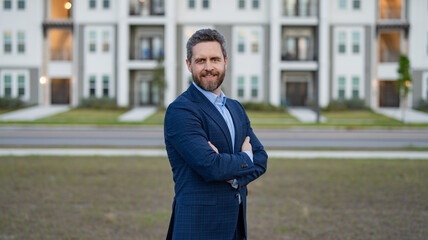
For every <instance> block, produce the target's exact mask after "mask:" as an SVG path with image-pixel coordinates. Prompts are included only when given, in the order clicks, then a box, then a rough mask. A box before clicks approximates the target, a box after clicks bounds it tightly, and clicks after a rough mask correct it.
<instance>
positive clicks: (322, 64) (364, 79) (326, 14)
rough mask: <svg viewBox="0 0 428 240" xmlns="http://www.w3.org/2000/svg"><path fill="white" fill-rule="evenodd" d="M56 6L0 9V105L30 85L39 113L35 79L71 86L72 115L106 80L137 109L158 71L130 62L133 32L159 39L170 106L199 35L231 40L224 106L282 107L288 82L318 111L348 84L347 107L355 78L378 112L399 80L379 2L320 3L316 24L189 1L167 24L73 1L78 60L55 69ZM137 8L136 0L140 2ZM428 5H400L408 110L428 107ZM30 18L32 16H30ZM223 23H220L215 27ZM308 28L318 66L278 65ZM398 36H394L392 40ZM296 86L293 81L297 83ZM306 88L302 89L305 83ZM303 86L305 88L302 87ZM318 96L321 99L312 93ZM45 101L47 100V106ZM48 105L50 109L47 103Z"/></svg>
mask: <svg viewBox="0 0 428 240" xmlns="http://www.w3.org/2000/svg"><path fill="white" fill-rule="evenodd" d="M51 1H52V0H31V1H25V4H26V7H25V10H18V9H17V2H16V1H12V9H11V10H4V8H3V4H4V1H0V77H1V79H0V97H1V96H3V95H4V76H5V75H10V76H11V78H12V83H11V84H12V85H11V86H12V88H13V90H12V92H13V94H12V95H13V96H16V95H17V85H18V83H17V76H18V75H21V76H22V75H23V76H25V79H26V80H25V81H26V82H25V95H24V96H23V100H25V101H26V102H27V103H43V102H44V98H45V96H44V94H45V95H46V94H47V95H49V93H50V86H49V84H47V85H46V86H41V85H40V84H39V78H40V77H41V76H42V75H47V77H48V80H49V78H54V77H66V78H70V87H71V102H70V104H71V105H72V106H76V105H78V103H79V102H80V100H81V99H82V98H85V97H88V96H89V76H91V75H95V76H96V80H97V83H96V85H97V86H96V96H97V97H101V96H102V77H103V76H104V75H108V76H109V84H110V86H109V96H110V97H116V98H117V103H118V105H120V106H130V105H132V104H133V102H132V100H133V99H135V96H134V95H135V94H136V92H137V91H138V89H136V85H135V84H134V79H133V77H135V76H137V75H138V74H141V73H144V74H143V75H145V76H146V77H147V76H149V75H150V74H151V73H152V72H153V70H154V69H155V68H156V61H155V60H153V59H151V60H143V59H132V57H131V55H133V54H134V52H133V51H135V49H133V42H132V41H133V39H131V38H132V29H133V28H138V27H141V28H142V29H143V31H144V32H145V33H146V34H150V33H149V32H150V31H148V30H149V29H157V30H159V29H160V31H162V34H163V45H164V46H163V47H164V49H163V50H164V53H165V55H164V67H165V78H166V81H167V88H166V90H165V105H168V104H169V103H170V102H172V101H173V100H174V99H175V98H176V97H177V96H178V95H179V94H180V93H182V92H183V91H185V90H186V89H187V87H188V85H189V79H190V78H191V74H190V73H189V71H188V69H187V66H186V64H185V59H186V46H185V44H186V42H187V39H188V38H189V37H190V35H191V34H192V33H193V32H194V31H195V30H197V29H200V28H207V27H209V28H216V29H218V30H220V31H221V32H222V33H223V34H224V35H225V37H226V40H227V51H228V57H229V62H228V68H227V74H226V79H225V82H224V91H225V93H226V94H227V96H229V97H232V98H238V99H239V100H240V101H243V102H247V101H255V102H265V103H266V102H269V103H271V104H274V105H281V101H282V98H284V94H285V93H284V92H285V90H284V89H285V86H284V84H286V82H287V79H290V78H294V80H293V81H297V82H298V80H296V79H298V78H299V76H300V77H302V76H303V77H302V78H300V79H301V80H302V79H306V80H304V81H308V88H310V89H308V96H309V97H312V96H313V97H318V102H319V104H320V106H321V107H325V106H327V105H328V103H329V101H330V100H331V99H336V98H337V97H338V85H337V79H338V76H345V79H346V84H345V86H346V89H345V97H346V98H350V97H352V77H355V76H358V77H359V88H358V90H359V97H360V98H364V99H365V100H366V103H367V104H368V105H369V106H371V107H372V108H377V107H378V104H379V94H380V93H379V91H380V90H379V81H380V80H388V81H394V80H396V78H397V76H398V75H397V72H396V69H397V67H398V64H397V63H396V62H392V63H389V62H379V33H380V32H385V31H389V30H385V29H384V30H380V31H377V30H376V29H377V27H378V26H380V25H382V24H384V25H385V24H386V25H387V24H388V21H390V20H382V19H379V12H380V9H379V4H378V2H379V1H371V0H361V1H360V3H361V5H360V8H359V9H354V8H353V0H345V3H346V4H345V7H344V8H343V9H341V8H340V7H339V1H338V0H332V1H324V0H318V1H317V4H318V5H317V9H318V10H317V11H318V12H317V14H314V15H311V16H304V17H302V16H297V17H296V16H284V15H283V11H284V6H283V3H284V1H283V0H270V1H262V0H260V1H258V3H259V5H258V7H257V8H254V7H253V1H250V0H247V1H245V7H244V8H240V7H239V5H238V4H239V1H230V0H210V1H208V2H209V7H208V8H203V6H202V2H203V1H201V0H195V1H194V2H195V7H194V8H189V1H188V0H177V1H164V3H165V14H164V15H151V16H139V15H132V16H131V15H130V1H129V0H128V1H118V0H111V1H110V5H109V7H108V8H104V7H103V1H102V0H96V8H95V9H90V7H89V1H86V0H75V1H73V8H72V9H73V11H72V13H73V17H72V18H71V19H70V22H72V23H73V25H74V27H73V33H72V36H73V37H72V43H73V47H72V51H73V52H72V55H73V57H72V60H71V61H65V62H57V61H51V60H50V58H49V57H50V56H49V55H50V48H49V34H50V33H49V31H50V30H48V32H47V34H46V37H45V38H44V36H43V31H42V24H43V22H44V20H46V21H49V14H50V10H49V8H50V2H51ZM135 1H137V0H135ZM427 4H428V3H427V2H426V1H425V0H412V1H408V0H403V10H402V12H403V13H402V18H401V19H399V20H397V21H398V22H399V24H406V23H407V21H408V23H409V24H410V30H409V35H408V36H406V34H405V30H403V29H401V30H397V31H400V34H401V41H400V42H401V46H400V50H402V52H404V53H408V55H409V58H410V63H411V67H412V73H413V84H412V89H413V90H412V93H411V96H412V101H411V105H416V104H417V102H418V101H419V99H421V98H422V99H426V98H427V89H428V80H427V79H428V25H427V24H426V23H427V22H428V6H427ZM30 10H31V11H30ZM219 13H221V17H219ZM297 27H308V28H311V29H313V32H314V34H313V35H314V40H313V41H314V45H315V49H314V51H315V54H316V57H314V59H312V60H305V61H288V60H287V61H285V60H282V59H281V53H282V44H283V41H284V40H283V35H284V34H283V31H284V29H286V28H297ZM6 31H10V32H11V42H12V52H11V53H10V54H5V53H4V42H3V41H4V32H6ZM21 31H22V32H24V33H25V53H23V54H21V53H18V52H17V34H18V32H21ZM91 31H93V32H96V49H97V50H96V52H95V53H92V52H90V51H89V49H88V48H89V43H90V41H91V38H90V36H89V35H90V34H89V32H91ZM394 31H395V30H394ZM104 32H108V33H109V51H108V52H103V51H99V50H102V47H103V33H104ZM241 32H242V33H244V35H245V37H244V38H243V39H244V45H245V51H244V52H243V53H241V52H239V51H238V50H239V44H240V41H241V38H240V36H239V35H240V33H241ZM254 32H257V35H258V51H257V52H256V53H255V52H252V51H251V46H252V44H253V42H252V37H251V34H252V33H254ZM339 32H345V33H346V36H347V37H346V44H345V46H346V50H347V51H346V53H344V54H339V53H338V51H337V49H338V42H337V41H338V36H337V35H338V33H339ZM354 32H358V33H359V39H360V41H359V53H358V54H353V53H352V52H351V50H352V44H353V42H352V34H353V33H354ZM239 76H244V96H243V97H239V96H238V82H237V81H238V80H237V79H238V77H239ZM252 76H258V89H257V90H258V96H257V98H252V97H251V96H250V95H251V77H252ZM296 76H297V77H296ZM299 81H300V80H299ZM302 81H303V80H302ZM317 90H318V92H316V91H317ZM48 98H49V96H48ZM47 100H48V101H50V99H47Z"/></svg>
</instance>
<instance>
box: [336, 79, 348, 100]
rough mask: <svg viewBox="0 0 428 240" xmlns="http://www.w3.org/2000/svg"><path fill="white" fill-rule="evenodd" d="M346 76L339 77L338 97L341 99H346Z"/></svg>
mask: <svg viewBox="0 0 428 240" xmlns="http://www.w3.org/2000/svg"><path fill="white" fill-rule="evenodd" d="M345 81H346V79H345V77H339V80H338V93H337V95H338V97H339V99H345Z"/></svg>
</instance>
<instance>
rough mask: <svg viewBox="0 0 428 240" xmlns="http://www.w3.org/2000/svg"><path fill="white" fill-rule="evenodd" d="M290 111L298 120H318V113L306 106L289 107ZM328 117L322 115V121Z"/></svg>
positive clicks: (307, 121) (306, 121) (309, 121)
mask: <svg viewBox="0 0 428 240" xmlns="http://www.w3.org/2000/svg"><path fill="white" fill-rule="evenodd" d="M287 111H288V113H290V115H292V116H293V117H295V118H297V120H299V121H301V122H303V123H315V122H316V121H317V113H316V112H314V111H312V110H311V109H309V108H305V107H288V108H287ZM325 121H326V119H325V117H323V116H320V122H325Z"/></svg>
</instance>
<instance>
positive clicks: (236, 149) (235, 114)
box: [226, 100, 243, 152]
mask: <svg viewBox="0 0 428 240" xmlns="http://www.w3.org/2000/svg"><path fill="white" fill-rule="evenodd" d="M234 106H235V104H230V100H229V101H226V107H227V109H228V110H229V113H230V116H232V121H233V127H234V128H235V146H233V149H234V152H240V151H241V149H240V144H239V139H240V137H241V135H242V131H243V129H242V128H241V125H242V123H241V119H240V118H239V116H238V111H237V109H236V108H235V107H234Z"/></svg>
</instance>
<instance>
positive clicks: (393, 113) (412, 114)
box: [375, 108, 428, 123]
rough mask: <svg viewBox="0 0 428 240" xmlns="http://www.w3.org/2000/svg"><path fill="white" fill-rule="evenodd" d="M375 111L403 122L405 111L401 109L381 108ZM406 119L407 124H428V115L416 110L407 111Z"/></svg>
mask: <svg viewBox="0 0 428 240" xmlns="http://www.w3.org/2000/svg"><path fill="white" fill-rule="evenodd" d="M375 111H376V112H377V113H379V114H382V115H385V116H387V117H390V118H394V119H396V120H398V121H402V120H403V110H402V109H400V108H379V109H377V110H375ZM404 117H405V119H406V122H407V123H428V114H427V113H424V112H420V111H416V110H414V109H406V110H405V113H404Z"/></svg>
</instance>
